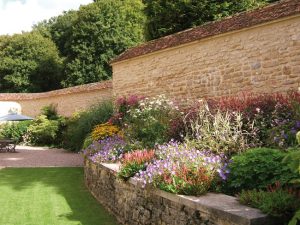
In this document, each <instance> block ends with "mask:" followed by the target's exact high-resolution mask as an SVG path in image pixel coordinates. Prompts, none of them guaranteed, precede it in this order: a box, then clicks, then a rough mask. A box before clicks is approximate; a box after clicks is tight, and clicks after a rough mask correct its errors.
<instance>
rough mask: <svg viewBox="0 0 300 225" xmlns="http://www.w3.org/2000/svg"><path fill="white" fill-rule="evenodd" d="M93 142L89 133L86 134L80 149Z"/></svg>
mask: <svg viewBox="0 0 300 225" xmlns="http://www.w3.org/2000/svg"><path fill="white" fill-rule="evenodd" d="M93 142H94V140H93V138H92V136H91V134H88V135H87V136H86V138H85V139H84V142H83V145H82V149H86V148H88V147H89V146H90V145H91V144H92V143H93Z"/></svg>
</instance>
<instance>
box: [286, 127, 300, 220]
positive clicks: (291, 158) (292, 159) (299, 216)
mask: <svg viewBox="0 0 300 225" xmlns="http://www.w3.org/2000/svg"><path fill="white" fill-rule="evenodd" d="M298 134H300V132H298ZM299 136H300V135H299ZM299 144H300V143H299ZM283 162H284V163H287V164H288V166H289V168H290V169H291V172H292V173H294V174H295V175H296V176H297V178H296V179H293V180H291V183H292V184H293V185H295V187H296V188H298V189H299V186H300V151H295V152H290V153H289V154H288V155H287V156H286V157H285V158H284V159H283ZM297 221H300V208H299V209H298V211H297V212H296V213H295V215H294V217H293V218H292V220H291V221H290V223H289V225H297V224H298V223H297Z"/></svg>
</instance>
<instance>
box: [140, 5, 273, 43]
mask: <svg viewBox="0 0 300 225" xmlns="http://www.w3.org/2000/svg"><path fill="white" fill-rule="evenodd" d="M273 1H277V0H144V3H145V5H146V10H145V12H146V15H147V18H148V22H147V29H148V32H149V39H156V38H159V37H162V36H165V35H169V34H173V33H176V32H178V31H182V30H185V29H187V28H191V27H194V26H198V25H201V24H203V23H205V22H208V21H213V20H217V19H220V18H223V17H226V16H230V15H232V14H234V13H238V12H242V11H246V10H250V9H254V8H257V7H260V6H263V5H265V4H267V3H269V2H273Z"/></svg>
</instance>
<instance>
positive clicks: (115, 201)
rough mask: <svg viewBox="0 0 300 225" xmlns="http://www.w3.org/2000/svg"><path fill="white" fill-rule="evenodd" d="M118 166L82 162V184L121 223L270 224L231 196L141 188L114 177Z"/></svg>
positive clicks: (184, 224)
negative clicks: (182, 193) (197, 194)
mask: <svg viewBox="0 0 300 225" xmlns="http://www.w3.org/2000/svg"><path fill="white" fill-rule="evenodd" d="M118 168H119V166H118V164H105V163H102V164H96V163H94V162H92V161H91V160H89V159H86V160H85V167H84V174H85V184H86V186H87V188H88V189H89V191H90V192H91V193H92V195H93V196H94V197H95V198H96V199H97V200H98V201H99V202H100V203H101V204H102V205H103V206H104V207H105V208H106V209H107V210H108V211H110V212H111V213H112V214H113V215H114V216H115V217H116V218H117V220H118V221H119V222H120V223H121V224H128V225H129V224H130V225H146V224H149V225H157V224H164V225H187V224H190V225H191V224H200V225H202V224H203V225H204V224H205V225H229V224H230V225H271V224H272V225H274V224H277V222H276V221H275V220H273V219H272V218H271V217H269V216H267V215H265V214H263V213H261V212H260V211H259V210H258V209H254V208H250V207H247V206H244V205H241V204H239V203H238V201H237V199H236V198H235V197H231V196H228V195H224V194H215V193H208V194H206V195H205V196H201V197H194V196H182V195H175V194H170V193H167V192H164V191H161V190H158V189H153V188H146V189H144V188H142V184H141V182H140V181H138V180H137V179H134V178H131V179H129V181H128V182H124V181H122V180H120V179H118V178H117V176H116V173H117V170H118Z"/></svg>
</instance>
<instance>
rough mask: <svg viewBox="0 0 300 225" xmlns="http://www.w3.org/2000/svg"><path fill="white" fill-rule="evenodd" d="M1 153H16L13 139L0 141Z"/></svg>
mask: <svg viewBox="0 0 300 225" xmlns="http://www.w3.org/2000/svg"><path fill="white" fill-rule="evenodd" d="M0 152H16V142H15V141H14V140H12V139H0Z"/></svg>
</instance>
